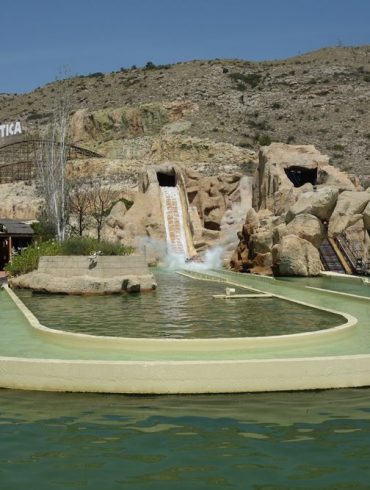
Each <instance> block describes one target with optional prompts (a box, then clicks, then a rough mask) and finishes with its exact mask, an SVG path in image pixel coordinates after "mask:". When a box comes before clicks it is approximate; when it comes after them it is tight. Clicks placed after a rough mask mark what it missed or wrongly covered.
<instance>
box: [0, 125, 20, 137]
mask: <svg viewBox="0 0 370 490" xmlns="http://www.w3.org/2000/svg"><path fill="white" fill-rule="evenodd" d="M17 134H22V126H21V123H20V122H19V121H16V122H11V123H4V124H0V138H6V137H7V136H16V135H17Z"/></svg>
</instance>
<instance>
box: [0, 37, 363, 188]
mask: <svg viewBox="0 0 370 490" xmlns="http://www.w3.org/2000/svg"><path fill="white" fill-rule="evenodd" d="M59 83H60V82H54V83H49V84H47V85H45V86H44V87H41V88H38V89H36V90H35V91H33V92H31V93H27V94H19V95H16V94H3V95H0V121H3V122H6V121H12V120H17V119H21V120H22V121H23V122H24V125H25V126H26V127H27V131H28V132H30V133H32V132H36V131H39V130H41V131H42V129H43V128H44V127H45V125H46V124H47V122H48V120H49V119H50V115H51V112H52V107H53V101H54V99H55V96H56V94H57V93H58V84H59ZM71 86H72V93H73V104H72V105H73V109H74V111H78V110H81V109H84V111H83V112H81V111H80V112H78V113H77V115H76V116H75V137H77V139H78V138H79V139H80V140H81V143H85V144H86V145H88V146H93V145H94V144H95V145H96V142H98V143H99V145H98V146H100V147H101V149H102V151H103V153H104V154H105V156H108V157H109V158H122V155H120V154H119V149H120V148H121V149H122V152H123V157H124V156H125V155H126V156H127V152H128V153H130V152H132V151H134V153H135V152H138V156H139V157H140V156H141V157H146V156H147V155H148V154H152V153H153V144H154V143H155V144H156V145H157V147H156V151H157V152H159V153H161V152H162V153H163V159H164V158H165V157H166V156H167V154H168V156H169V158H175V159H176V151H178V152H181V151H182V150H184V145H185V146H186V144H187V143H186V138H188V141H190V144H191V146H192V147H193V146H194V144H195V146H196V145H198V146H200V147H201V148H200V150H199V151H203V150H204V141H207V140H213V141H214V142H216V143H217V142H220V143H221V142H222V143H231V144H232V145H235V146H238V147H240V149H241V150H248V149H250V150H256V149H257V148H258V147H259V146H260V145H264V144H268V143H269V142H270V141H281V142H286V143H294V144H314V145H315V146H316V147H317V148H318V149H319V150H320V151H321V152H323V153H326V154H328V155H329V157H330V159H331V162H332V163H333V164H334V165H335V166H337V167H339V168H340V169H343V170H347V171H348V172H350V173H355V174H357V175H361V176H363V178H364V179H365V180H367V179H368V178H369V176H370V115H369V114H370V97H369V93H370V46H362V47H356V48H345V47H337V48H327V49H321V50H319V51H315V52H312V53H308V54H304V55H302V56H298V57H294V58H290V59H287V60H279V61H270V62H249V61H242V60H211V61H192V62H186V63H177V64H175V65H164V66H155V65H153V64H152V63H148V64H147V66H146V67H145V68H142V69H138V68H135V67H133V68H130V69H121V70H120V71H118V72H113V73H108V74H103V73H94V74H91V75H88V76H78V77H75V78H73V79H72V80H71ZM148 104H149V106H148ZM143 107H144V108H143ZM148 107H149V109H148ZM178 107H182V108H183V109H182V112H181V114H180V115H179V114H177V115H176V110H177V108H178ZM115 110H116V113H115V114H116V116H117V110H119V111H121V112H118V113H119V118H120V119H119V124H118V125H117V121H114V117H113V123H112V117H111V116H110V115H109V114H112V112H113V113H114V111H115ZM96 111H98V114H97V113H96ZM104 111H105V115H104ZM107 114H108V116H107ZM86 121H90V123H91V121H92V122H93V127H91V124H90V130H89V128H86ZM135 121H136V122H135ZM76 131H77V133H76ZM84 133H88V134H84ZM158 134H160V135H161V138H160V141H161V143H160V144H159V149H158V138H157V140H156V142H153V141H154V140H153V135H154V136H156V135H158ZM169 134H170V136H168V135H169ZM166 135H167V136H166ZM148 137H149V138H152V139H150V141H149V146H150V148H149V150H150V151H149V150H148V148H147V147H148V141H147V140H146V139H145V138H148ZM166 137H167V138H170V139H171V138H172V140H171V141H172V142H173V141H175V143H174V145H172V146H171V151H167V153H166V151H165V150H166V141H165V142H164V143H163V139H164V140H166ZM94 140H95V141H94ZM134 140H135V145H134V150H132V146H130V145H127V141H134ZM110 141H116V142H117V141H120V142H121V143H120V145H118V144H117V143H116V144H113V145H112V144H111V143H109V142H110ZM122 141H123V142H124V143H123V144H122ZM125 141H126V143H125ZM194 142H195V143H194ZM125 145H126V146H125ZM212 145H214V143H212ZM167 146H168V144H167ZM206 146H207V145H206ZM213 147H214V146H213ZM143 148H144V149H143ZM185 149H186V148H185ZM172 150H173V151H172ZM208 151H209V148H206V149H205V150H204V151H203V154H202V153H201V154H200V156H199V158H198V156H197V152H196V151H195V153H191V152H190V153H189V154H193V155H194V158H195V159H197V158H198V161H206V159H205V158H204V152H206V153H207V152H208ZM212 151H213V150H212ZM140 152H141V153H140ZM171 152H172V153H171ZM247 155H248V152H247V151H246V152H245V154H244V156H247ZM251 155H252V153H251ZM135 156H136V155H133V156H132V155H130V158H131V157H135ZM208 157H209V155H208ZM243 158H244V157H243ZM199 159H200V160H199ZM159 160H160V158H159ZM246 160H247V158H246ZM245 163H248V162H247V161H246V162H245Z"/></svg>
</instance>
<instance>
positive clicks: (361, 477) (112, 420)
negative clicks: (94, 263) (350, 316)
mask: <svg viewBox="0 0 370 490" xmlns="http://www.w3.org/2000/svg"><path fill="white" fill-rule="evenodd" d="M369 440H370V390H369V389H358V390H331V391H324V392H309V393H305V392H301V393H270V394H245V395H227V396H225V395H209V396H203V395H202V396H171V397H168V396H161V397H146V396H145V397H128V396H123V395H93V394H91V395H86V394H68V393H63V394H52V393H38V392H19V391H11V390H0V485H1V488H2V489H4V490H20V489H25V488H26V489H28V488H29V489H37V490H51V489H61V490H66V489H68V490H69V489H83V490H101V489H105V490H115V489H138V490H142V489H144V490H146V489H153V490H156V489H158V490H167V489H169V490H172V489H174V490H179V489H181V490H182V489H183V490H188V489H197V490H198V489H207V490H208V489H209V490H211V489H215V488H220V489H221V488H222V489H226V488H232V489H243V490H244V489H246V490H248V489H256V490H262V489H264V490H277V489H280V490H282V489H285V490H292V489H294V490H295V489H306V490H308V489H322V490H328V489H329V490H330V489H331V490H334V489H335V490H337V489H346V490H348V489H354V490H364V489H368V488H369V481H370V480H369V478H370V447H369Z"/></svg>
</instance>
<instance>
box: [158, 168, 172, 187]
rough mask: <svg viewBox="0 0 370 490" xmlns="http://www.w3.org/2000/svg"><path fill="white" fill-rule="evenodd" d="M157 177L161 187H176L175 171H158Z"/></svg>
mask: <svg viewBox="0 0 370 490" xmlns="http://www.w3.org/2000/svg"><path fill="white" fill-rule="evenodd" d="M157 179H158V183H159V185H160V186H161V187H176V174H175V172H174V171H173V172H172V173H170V174H165V173H163V172H157Z"/></svg>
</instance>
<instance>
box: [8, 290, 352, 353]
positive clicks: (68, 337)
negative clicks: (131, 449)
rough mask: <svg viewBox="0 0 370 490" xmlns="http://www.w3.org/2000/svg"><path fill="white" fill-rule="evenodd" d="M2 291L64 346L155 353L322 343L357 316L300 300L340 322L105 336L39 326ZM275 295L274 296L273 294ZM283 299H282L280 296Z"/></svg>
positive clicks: (347, 329)
mask: <svg viewBox="0 0 370 490" xmlns="http://www.w3.org/2000/svg"><path fill="white" fill-rule="evenodd" d="M5 290H6V291H7V293H8V294H9V296H10V297H11V298H12V300H13V301H14V303H15V304H16V305H17V307H18V308H19V309H20V311H21V312H22V313H23V315H24V316H25V317H26V318H27V320H28V322H29V324H30V325H31V327H33V328H34V329H35V330H36V331H37V332H38V333H39V334H42V335H44V336H46V337H48V338H51V339H54V340H57V341H58V342H60V343H63V344H64V345H66V344H67V345H71V346H72V345H73V346H74V347H78V346H81V347H85V348H86V347H87V346H89V345H90V346H92V347H96V346H100V347H106V348H109V349H120V348H121V349H134V350H136V351H146V352H149V351H156V352H164V353H165V352H167V353H168V352H174V351H183V352H194V351H208V352H209V351H215V352H217V351H229V350H233V349H234V350H240V349H243V348H245V349H251V348H257V347H261V346H262V347H275V346H276V347H279V346H294V345H297V346H299V347H300V346H302V343H305V344H310V343H312V342H323V341H325V340H329V341H331V340H333V339H334V338H336V339H337V338H340V337H343V336H344V335H347V334H348V333H349V332H350V330H351V329H352V328H353V327H355V325H356V323H357V319H356V318H355V317H353V316H352V315H348V314H347V313H343V312H338V311H333V310H329V309H327V308H317V307H313V306H311V305H309V304H307V303H304V302H298V301H295V303H299V304H301V305H303V306H307V307H310V308H315V309H320V310H321V311H325V312H329V313H335V314H337V315H338V316H342V317H343V319H344V320H345V322H344V323H342V324H341V325H338V326H336V327H332V328H328V329H325V330H317V331H315V332H305V333H298V334H288V335H275V336H265V337H234V338H225V337H220V338H212V339H166V338H135V337H109V336H101V335H88V334H82V333H73V332H66V331H65V330H55V329H52V328H49V327H46V326H44V325H42V324H41V323H40V322H39V320H38V319H37V318H36V317H35V316H34V315H33V313H32V312H31V311H30V310H29V309H28V308H27V307H26V305H25V304H24V303H23V302H22V301H21V300H20V299H19V298H18V296H17V295H16V294H15V293H14V292H13V291H12V290H11V289H10V288H9V287H8V286H5ZM275 296H276V295H275ZM284 299H285V298H284Z"/></svg>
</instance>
